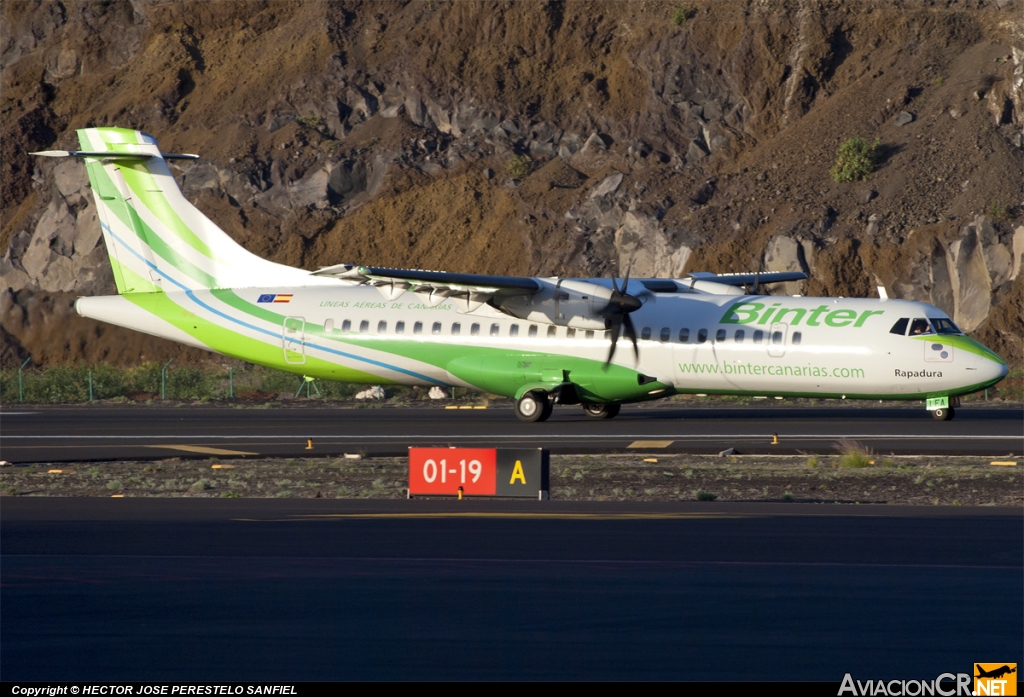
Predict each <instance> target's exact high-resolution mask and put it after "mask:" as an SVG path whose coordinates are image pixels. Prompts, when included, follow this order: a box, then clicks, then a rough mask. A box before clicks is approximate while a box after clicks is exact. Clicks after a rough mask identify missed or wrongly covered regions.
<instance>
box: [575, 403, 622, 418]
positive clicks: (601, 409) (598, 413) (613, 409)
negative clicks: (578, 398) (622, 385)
mask: <svg viewBox="0 0 1024 697" xmlns="http://www.w3.org/2000/svg"><path fill="white" fill-rule="evenodd" d="M620 408H621V405H619V404H584V405H583V413H584V414H586V415H587V416H589V417H590V418H592V419H614V418H615V415H616V414H618V413H619V409H620Z"/></svg>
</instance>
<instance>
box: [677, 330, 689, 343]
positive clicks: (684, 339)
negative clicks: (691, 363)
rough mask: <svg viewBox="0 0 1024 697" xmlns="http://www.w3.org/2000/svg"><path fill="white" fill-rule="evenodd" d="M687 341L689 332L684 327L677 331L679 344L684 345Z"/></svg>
mask: <svg viewBox="0 0 1024 697" xmlns="http://www.w3.org/2000/svg"><path fill="white" fill-rule="evenodd" d="M689 340H690V330H689V329H687V328H686V327H683V328H682V329H680V330H679V343H681V344H685V343H686V342H687V341H689Z"/></svg>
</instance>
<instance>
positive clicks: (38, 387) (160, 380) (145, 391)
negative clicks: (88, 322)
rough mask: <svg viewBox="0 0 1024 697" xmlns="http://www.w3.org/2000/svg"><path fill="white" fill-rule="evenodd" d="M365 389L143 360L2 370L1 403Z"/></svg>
mask: <svg viewBox="0 0 1024 697" xmlns="http://www.w3.org/2000/svg"><path fill="white" fill-rule="evenodd" d="M26 363H28V362H26ZM366 389H367V385H352V384H348V383H340V382H332V381H330V380H315V381H307V380H305V379H304V378H303V377H302V376H300V375H294V374H291V373H284V372H281V371H278V370H273V369H271V368H263V367H261V366H247V367H237V368H236V367H231V368H217V367H203V366H191V365H182V366H174V365H173V363H171V364H160V363H143V364H141V365H138V366H134V367H128V368H124V367H118V366H111V365H103V364H98V365H71V366H52V367H46V368H33V367H32V366H31V365H30V364H26V365H24V366H22V367H20V368H4V369H0V402H3V403H7V404H10V403H16V402H30V403H36V404H38V403H61V404H63V403H75V402H97V401H114V402H147V401H158V400H161V399H165V400H186V401H200V402H205V401H215V400H246V399H250V400H251V399H258V400H262V401H271V400H274V399H277V398H279V397H287V396H291V397H298V398H306V397H308V398H319V399H325V400H351V399H355V398H356V395H357V394H358V393H359V392H362V391H364V390H366ZM421 393H422V394H421ZM384 395H385V397H386V398H387V399H417V398H419V397H424V398H425V397H426V391H425V390H413V389H412V388H407V387H401V386H386V387H385V388H384Z"/></svg>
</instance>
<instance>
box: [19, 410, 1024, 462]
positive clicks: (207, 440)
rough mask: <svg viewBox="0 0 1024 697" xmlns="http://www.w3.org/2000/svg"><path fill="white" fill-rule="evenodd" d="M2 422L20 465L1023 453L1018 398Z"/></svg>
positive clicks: (77, 413) (46, 413) (37, 416)
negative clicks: (535, 419) (442, 456)
mask: <svg viewBox="0 0 1024 697" xmlns="http://www.w3.org/2000/svg"><path fill="white" fill-rule="evenodd" d="M0 422H2V435H0V459H3V460H7V461H9V462H13V463H23V462H66V461H86V460H117V459H153V458H161V457H173V456H195V457H202V456H210V455H216V456H220V457H231V456H237V457H243V456H247V455H260V456H275V457H296V456H317V455H324V456H340V455H342V454H344V453H357V452H362V453H364V454H369V455H403V454H404V453H405V452H406V449H407V448H408V447H409V446H412V445H416V446H449V445H453V446H464V447H494V446H504V447H515V446H521V447H545V448H549V449H550V450H551V451H552V452H555V453H586V452H598V451H600V452H615V451H626V450H631V449H632V450H644V451H662V452H690V453H717V452H720V451H722V450H725V449H727V448H735V449H736V450H737V452H739V453H741V454H795V453H831V452H834V451H835V444H836V442H837V441H839V440H840V439H844V438H845V439H852V440H856V441H857V442H858V443H860V444H862V445H863V446H865V447H868V448H871V449H872V450H874V451H875V452H878V453H881V454H889V453H892V454H933V453H934V454H949V455H991V456H1000V455H1013V456H1021V455H1024V428H1022V423H1024V420H1022V412H1021V409H1020V408H1019V406H1017V407H1010V408H1005V407H1004V408H987V407H983V406H974V405H972V406H969V407H963V408H960V409H958V410H957V415H956V418H955V419H954V420H953V421H946V422H936V421H934V420H932V418H931V417H930V415H929V414H928V413H927V412H926V411H925V410H924V409H911V408H893V407H877V406H864V407H825V408H822V407H815V408H807V407H790V406H783V405H772V406H765V407H760V406H759V407H742V408H740V407H737V408H723V407H709V408H676V407H664V408H650V407H646V408H640V407H625V408H624V409H623V410H622V413H621V414H620V415H619V416H618V417H617V418H615V419H612V420H609V421H594V420H591V419H588V418H587V417H585V416H584V415H583V413H582V410H580V409H579V408H576V407H561V408H556V409H555V414H554V416H553V417H552V418H551V420H549V421H547V422H544V423H535V424H527V423H521V422H519V421H517V420H516V418H515V417H514V415H513V414H512V410H511V408H510V407H509V408H494V409H470V408H462V409H444V408H441V407H434V408H422V407H408V408H386V407H382V408H374V407H373V406H367V407H366V408H330V407H328V408H324V407H304V408H269V409H253V408H249V409H235V408H226V407H208V406H181V407H169V408H168V407H150V406H135V407H106V406H96V407H31V408H25V409H19V408H16V407H13V406H7V407H5V408H4V409H3V410H2V411H0ZM775 436H777V439H778V443H777V444H773V442H772V441H773V439H774V438H775Z"/></svg>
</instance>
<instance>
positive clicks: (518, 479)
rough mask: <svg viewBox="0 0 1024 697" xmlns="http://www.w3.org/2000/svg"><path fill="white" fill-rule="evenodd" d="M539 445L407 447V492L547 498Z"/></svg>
mask: <svg viewBox="0 0 1024 697" xmlns="http://www.w3.org/2000/svg"><path fill="white" fill-rule="evenodd" d="M548 471H549V465H548V451H547V450H542V449H540V448H523V449H518V448H409V495H410V496H430V495H432V496H456V495H458V493H459V487H462V493H463V495H465V496H515V497H530V498H535V497H537V496H538V495H542V496H543V497H545V498H546V497H547V491H548Z"/></svg>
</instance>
